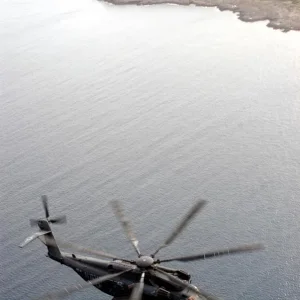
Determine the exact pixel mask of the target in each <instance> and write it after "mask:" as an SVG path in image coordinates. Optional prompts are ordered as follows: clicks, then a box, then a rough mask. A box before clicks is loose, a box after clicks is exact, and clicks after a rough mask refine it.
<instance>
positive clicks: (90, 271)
mask: <svg viewBox="0 0 300 300" xmlns="http://www.w3.org/2000/svg"><path fill="white" fill-rule="evenodd" d="M42 203H43V206H44V210H45V215H46V218H41V219H31V220H30V224H31V226H36V225H37V226H38V227H39V228H40V231H39V232H37V233H35V234H33V235H32V236H30V237H28V238H27V239H26V240H25V241H24V242H23V243H22V244H20V247H21V248H22V247H24V246H25V245H27V244H28V243H29V242H31V241H33V240H35V239H36V238H38V239H40V240H41V241H42V242H43V243H44V244H45V245H46V246H47V248H48V257H50V258H51V259H53V260H55V261H57V262H59V263H61V264H64V265H66V266H68V267H70V268H72V269H73V270H74V271H75V272H76V273H78V274H79V275H80V276H81V277H82V278H83V279H84V280H85V281H86V283H83V284H77V285H74V286H71V287H69V288H64V289H63V290H61V291H58V292H54V293H48V294H46V295H43V296H42V297H40V298H38V299H62V298H65V297H67V296H69V295H70V294H71V293H73V292H76V291H79V290H81V289H84V288H88V287H90V286H95V287H96V288H98V289H99V290H101V291H102V292H104V293H106V294H109V295H111V296H113V297H114V298H113V299H112V300H123V299H129V300H141V299H143V300H217V298H216V297H214V296H212V295H209V294H207V293H205V292H204V291H202V290H199V289H198V288H197V287H196V286H194V285H192V284H191V279H190V277H191V276H190V275H189V274H188V273H186V272H185V271H182V270H177V269H171V268H168V267H165V266H162V265H161V263H162V262H171V261H182V262H189V261H195V260H203V259H207V258H212V257H218V256H223V255H230V254H237V253H241V252H249V251H255V250H259V249H262V248H263V246H262V245H261V244H252V245H246V246H240V247H235V248H229V249H226V250H219V251H213V252H208V253H203V254H196V255H190V256H183V257H175V258H169V259H162V260H159V259H156V258H155V256H156V255H157V253H158V252H159V251H160V250H161V249H162V248H164V247H166V246H168V245H170V244H171V243H172V242H173V241H174V240H175V238H176V237H177V236H178V235H179V234H180V233H181V232H182V230H183V229H184V228H185V227H186V226H187V225H188V223H189V222H190V221H191V220H192V219H193V218H194V217H195V215H196V214H197V213H198V212H199V211H200V210H201V209H202V208H203V207H204V205H205V204H206V201H205V200H200V201H198V202H197V203H196V204H195V205H193V207H192V208H191V209H190V211H189V212H188V213H187V214H186V215H185V216H184V218H183V219H182V221H181V222H180V223H179V225H178V226H177V227H176V228H175V230H174V231H173V232H172V233H171V234H170V236H169V237H168V238H167V239H166V240H165V242H164V243H163V244H161V245H160V247H158V248H157V250H156V251H155V252H154V253H153V254H151V255H144V254H142V253H141V252H140V250H139V248H138V240H137V239H136V237H135V235H134V234H133V231H132V230H131V225H130V222H129V221H128V220H127V219H126V218H125V216H124V213H123V209H122V206H121V204H120V202H118V201H113V202H112V206H113V210H114V213H115V215H116V217H117V218H118V219H119V221H120V222H121V224H122V227H123V229H124V230H125V233H126V235H127V237H128V239H129V240H130V242H131V244H132V245H133V247H134V249H135V251H136V253H137V255H138V258H137V259H136V260H128V259H123V258H118V257H116V256H114V255H112V254H110V253H105V252H103V251H94V250H90V249H87V248H84V247H81V246H76V245H74V244H71V243H68V242H65V241H58V240H55V239H54V236H53V234H52V231H51V228H50V223H52V224H63V223H66V216H60V217H57V218H51V217H50V215H49V208H48V200H47V196H45V195H44V196H42ZM58 244H59V246H60V247H62V248H69V249H73V250H77V251H78V252H85V253H89V254H92V255H94V256H98V257H101V258H109V259H110V260H103V259H100V258H94V257H87V256H82V255H79V254H74V253H66V252H62V251H60V249H59V247H58Z"/></svg>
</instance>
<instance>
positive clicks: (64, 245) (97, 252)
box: [49, 238, 128, 261]
mask: <svg viewBox="0 0 300 300" xmlns="http://www.w3.org/2000/svg"><path fill="white" fill-rule="evenodd" d="M55 240H56V242H57V244H58V246H60V247H62V248H68V249H73V250H75V251H78V252H83V253H88V254H93V255H96V256H100V257H104V258H112V259H120V260H124V261H128V260H126V259H122V258H118V257H117V256H115V255H113V254H111V253H106V252H104V251H101V250H92V249H89V248H85V247H82V246H79V245H75V244H73V243H70V242H67V241H61V240H60V239H57V238H56V239H55ZM49 243H51V240H50V241H49ZM53 244H54V241H53Z"/></svg>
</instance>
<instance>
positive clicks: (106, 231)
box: [0, 0, 300, 300]
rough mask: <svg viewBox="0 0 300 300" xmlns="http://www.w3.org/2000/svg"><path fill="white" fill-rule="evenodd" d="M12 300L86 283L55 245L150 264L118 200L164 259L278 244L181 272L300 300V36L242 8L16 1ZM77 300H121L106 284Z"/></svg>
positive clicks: (1, 284)
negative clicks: (243, 14)
mask: <svg viewBox="0 0 300 300" xmlns="http://www.w3.org/2000/svg"><path fill="white" fill-rule="evenodd" d="M0 19H1V21H0V24H1V26H0V37H1V47H0V48H1V49H0V51H1V52H0V58H1V60H0V81H1V86H0V87H1V90H0V93H1V94H0V95H1V109H0V124H1V134H0V157H1V160H0V197H1V209H0V228H1V229H0V232H1V235H0V238H1V240H0V264H1V271H0V299H1V300H21V299H22V300H23V299H31V298H34V297H37V296H39V295H42V294H43V293H45V292H49V291H54V290H56V289H61V288H63V287H65V286H68V285H70V284H73V283H78V282H82V280H81V278H79V277H78V275H77V274H75V273H74V272H73V271H72V270H71V269H68V268H66V267H64V266H61V265H59V264H57V263H55V262H54V261H52V260H50V259H48V258H46V257H45V254H46V249H45V247H44V246H43V245H42V244H41V243H40V242H39V241H35V242H33V243H31V244H29V245H28V246H27V247H26V248H24V249H20V248H19V247H18V245H19V244H20V243H21V242H22V241H23V240H24V239H25V238H26V237H27V236H29V235H30V234H32V233H33V232H34V231H35V230H36V229H35V228H31V227H30V226H29V218H37V217H43V215H44V212H43V209H42V205H41V201H40V196H41V195H42V194H47V195H48V197H49V205H50V214H51V215H53V216H55V215H57V214H62V213H66V214H67V218H68V223H67V224H66V225H65V226H55V225H53V231H54V234H55V236H58V237H60V238H61V239H66V240H68V241H71V242H74V243H77V244H79V245H83V246H86V247H90V248H94V249H105V250H106V251H110V252H112V253H114V254H116V255H118V256H121V257H125V258H135V252H134V250H133V249H132V247H131V245H130V244H129V243H128V242H127V240H126V238H125V236H124V234H123V230H122V229H121V227H120V225H119V223H118V222H117V220H116V219H115V218H114V215H113V212H112V209H111V206H110V201H111V200H113V199H118V200H121V201H122V202H123V204H124V207H125V211H126V213H127V215H128V217H130V218H131V220H132V222H133V228H134V230H135V232H136V235H137V237H138V239H139V240H140V248H141V249H142V251H143V253H148V254H150V253H151V252H153V251H154V250H155V249H156V248H157V247H158V246H159V244H160V243H161V242H162V241H163V240H164V238H166V237H167V236H168V234H169V233H170V231H171V230H172V228H173V227H174V226H175V225H176V224H177V223H178V222H179V220H180V217H181V216H182V215H183V214H184V213H186V212H187V211H188V210H189V208H190V207H191V206H192V205H193V203H194V202H195V201H196V200H197V199H199V198H202V199H206V200H207V201H208V204H207V206H206V207H205V209H204V210H203V212H201V214H199V216H197V218H196V219H195V220H194V221H193V223H191V224H190V226H189V227H188V228H187V229H186V230H185V231H184V233H183V234H182V235H180V237H179V238H178V239H177V240H176V241H175V242H174V243H173V244H172V245H171V246H170V247H168V248H166V249H164V250H162V251H161V252H160V255H159V257H160V258H161V259H162V258H168V257H172V256H179V255H184V254H186V255H188V254H195V253H202V252H203V251H207V250H215V249H219V248H221V249H223V248H225V247H227V246H237V245H240V244H247V243H252V242H262V243H264V245H265V246H266V250H264V251H262V252H257V253H252V254H242V255H236V256H228V257H222V258H216V259H210V260H206V261H199V262H193V263H185V264H183V263H179V262H174V263H172V264H171V263H169V264H166V265H167V266H172V267H179V268H182V269H184V270H186V271H188V272H189V273H190V274H191V275H192V279H193V283H194V284H195V285H197V286H198V287H199V288H203V289H205V290H206V291H208V292H210V293H212V294H215V295H216V296H219V297H220V298H222V299H224V300H240V299H244V300H279V299H280V300H281V299H289V300H299V299H300V275H299V270H300V255H299V254H300V177H299V170H300V33H299V32H289V33H282V32H280V31H274V30H272V29H270V28H267V27H266V26H265V25H266V22H258V23H243V22H240V21H239V20H237V17H236V16H235V15H234V14H232V13H230V12H222V13H221V12H219V11H218V10H217V9H214V8H200V7H193V6H191V7H179V6H174V5H161V6H145V7H140V6H139V7H136V6H130V7H127V6H126V7H125V6H124V7H116V6H113V5H108V4H104V3H102V2H98V1H95V0H94V1H93V0H85V1H84V0H72V1H71V0H65V1H59V0H51V1H34V0H19V1H18V0H9V1H8V0H6V1H5V0H2V1H1V10H0ZM70 299H73V300H75V299H78V300H79V299H88V300H96V299H103V300H109V299H111V297H109V296H107V295H105V294H103V293H101V292H99V291H97V290H96V289H94V288H90V289H88V290H84V291H81V292H78V293H75V294H73V295H72V296H71V297H70Z"/></svg>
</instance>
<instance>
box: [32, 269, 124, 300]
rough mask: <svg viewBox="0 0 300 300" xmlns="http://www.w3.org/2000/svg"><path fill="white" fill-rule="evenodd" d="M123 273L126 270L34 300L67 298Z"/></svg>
mask: <svg viewBox="0 0 300 300" xmlns="http://www.w3.org/2000/svg"><path fill="white" fill-rule="evenodd" d="M125 272H128V270H127V271H123V272H119V273H115V274H108V275H104V276H102V277H99V278H96V279H93V280H91V281H88V282H85V283H83V284H80V283H79V284H76V285H73V286H70V287H68V288H64V289H63V290H61V291H58V292H54V293H48V294H45V295H44V296H41V297H39V298H37V299H36V300H51V299H53V300H54V299H63V298H65V297H67V296H69V295H70V294H72V293H74V292H76V291H80V290H82V289H86V288H88V287H91V286H93V285H97V284H99V283H101V282H103V281H106V280H110V279H113V278H115V277H118V276H120V275H122V274H123V273H125Z"/></svg>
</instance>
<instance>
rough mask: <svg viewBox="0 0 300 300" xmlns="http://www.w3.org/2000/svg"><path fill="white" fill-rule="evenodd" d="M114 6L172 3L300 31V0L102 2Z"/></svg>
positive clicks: (277, 27)
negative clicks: (195, 6) (194, 6)
mask: <svg viewBox="0 0 300 300" xmlns="http://www.w3.org/2000/svg"><path fill="white" fill-rule="evenodd" d="M104 1H106V2H109V3H113V4H116V5H122V4H123V5H125V4H135V5H153V4H165V3H172V4H178V5H190V4H194V5H197V6H205V7H217V8H218V9H219V10H221V11H223V10H230V11H232V12H235V13H236V14H237V15H238V17H239V19H240V20H242V21H244V22H256V21H263V20H268V21H269V22H268V24H267V26H269V27H272V28H274V29H280V30H282V31H284V32H287V31H290V30H299V31H300V0H104Z"/></svg>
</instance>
